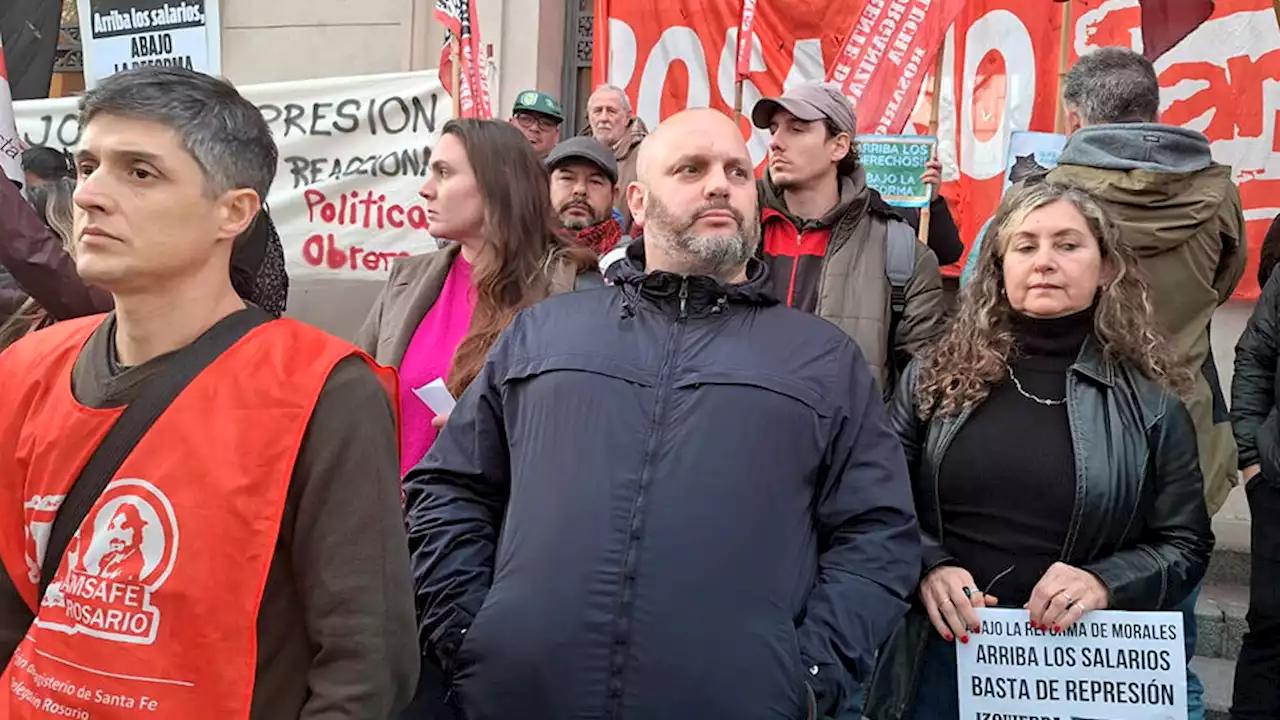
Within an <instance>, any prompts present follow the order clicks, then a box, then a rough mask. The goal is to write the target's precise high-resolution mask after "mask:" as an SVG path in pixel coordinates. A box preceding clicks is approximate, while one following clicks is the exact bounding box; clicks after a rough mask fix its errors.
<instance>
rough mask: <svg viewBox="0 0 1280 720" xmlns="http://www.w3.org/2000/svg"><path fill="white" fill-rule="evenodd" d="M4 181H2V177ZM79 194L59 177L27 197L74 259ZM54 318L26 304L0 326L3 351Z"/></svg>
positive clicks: (34, 304)
mask: <svg viewBox="0 0 1280 720" xmlns="http://www.w3.org/2000/svg"><path fill="white" fill-rule="evenodd" d="M0 181H2V178H0ZM75 191H76V181H75V179H74V178H65V177H60V178H56V179H53V180H49V181H47V182H42V183H39V184H33V185H31V187H30V189H28V190H27V195H28V196H29V198H30V200H31V206H32V207H33V208H34V209H35V214H36V215H37V216H38V217H39V218H40V221H41V222H43V223H44V224H45V226H46V227H48V228H49V230H50V231H51V232H52V233H53V234H54V235H56V236H57V238H58V240H59V241H60V243H61V246H62V249H63V250H64V251H65V252H66V253H67V254H68V255H70V256H71V258H72V259H74V258H75V254H76V253H75V247H76V239H75V221H74V219H73V215H72V201H71V197H72V195H73V194H75ZM54 321H55V318H54V317H53V316H52V315H50V314H49V312H48V311H47V310H45V309H44V308H43V307H41V306H40V303H38V302H36V300H35V298H27V300H26V301H25V302H23V303H22V305H21V306H20V307H19V308H18V309H17V310H16V311H15V312H14V313H13V314H12V315H10V316H9V317H8V318H7V319H6V320H5V321H4V324H3V325H0V350H2V349H4V348H7V347H9V346H10V345H12V344H13V343H15V342H17V341H18V339H19V338H21V337H22V336H24V335H26V334H27V333H29V332H32V331H35V330H39V329H40V328H43V327H47V326H49V325H52V324H53V323H54Z"/></svg>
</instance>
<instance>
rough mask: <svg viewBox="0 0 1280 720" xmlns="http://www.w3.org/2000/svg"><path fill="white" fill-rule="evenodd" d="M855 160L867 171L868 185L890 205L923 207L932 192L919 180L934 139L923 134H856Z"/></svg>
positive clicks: (931, 150) (934, 142) (931, 152)
mask: <svg viewBox="0 0 1280 720" xmlns="http://www.w3.org/2000/svg"><path fill="white" fill-rule="evenodd" d="M857 142H858V157H859V158H860V160H861V161H862V166H863V167H864V168H866V171H867V185H869V186H871V187H872V188H874V189H875V190H876V191H877V192H879V193H880V196H881V197H883V198H884V201H885V202H887V203H889V204H890V205H896V206H898V207H914V208H919V207H924V206H926V205H928V204H929V201H930V200H931V199H933V195H932V193H933V189H932V188H930V187H929V186H928V185H925V184H924V181H922V180H921V179H920V177H921V175H923V174H924V168H925V164H926V163H928V162H929V158H931V157H933V147H934V145H936V144H937V143H938V139H937V138H933V137H926V136H924V135H859V136H858V137H857Z"/></svg>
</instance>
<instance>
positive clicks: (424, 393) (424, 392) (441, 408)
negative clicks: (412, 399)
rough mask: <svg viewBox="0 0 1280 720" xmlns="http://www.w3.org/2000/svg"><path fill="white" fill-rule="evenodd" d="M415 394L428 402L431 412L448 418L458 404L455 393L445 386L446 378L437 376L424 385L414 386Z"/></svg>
mask: <svg viewBox="0 0 1280 720" xmlns="http://www.w3.org/2000/svg"><path fill="white" fill-rule="evenodd" d="M413 394H414V395H417V396H418V399H419V400H421V401H422V402H424V403H426V404H427V407H429V408H431V412H433V413H435V414H436V415H443V416H445V417H446V418H448V416H449V413H450V412H453V406H454V405H456V404H457V402H456V401H455V400H454V399H453V395H451V394H450V393H449V388H447V387H445V386H444V378H436V379H435V380H432V381H431V382H429V383H427V384H426V385H423V386H422V387H419V388H414V389H413Z"/></svg>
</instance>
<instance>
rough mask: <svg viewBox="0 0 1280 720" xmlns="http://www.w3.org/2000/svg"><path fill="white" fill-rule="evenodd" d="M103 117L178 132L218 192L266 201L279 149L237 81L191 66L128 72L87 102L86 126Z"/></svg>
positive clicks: (82, 114) (83, 120) (208, 185)
mask: <svg viewBox="0 0 1280 720" xmlns="http://www.w3.org/2000/svg"><path fill="white" fill-rule="evenodd" d="M99 114H106V115H118V116H120V117H127V118H133V119H136V120H147V121H151V122H156V123H160V124H162V125H166V126H168V127H170V128H172V129H173V130H174V132H176V133H177V134H178V136H179V137H180V138H181V140H182V144H183V147H185V148H186V150H187V152H188V153H190V154H191V157H193V158H195V161H196V163H197V164H199V165H200V168H201V169H202V170H203V171H204V179H205V185H206V188H207V189H208V190H209V191H210V192H211V193H212V194H215V195H217V194H221V193H224V192H226V191H228V190H239V189H243V188H248V189H250V190H253V191H255V192H257V193H258V198H259V199H260V200H262V201H264V202H265V201H266V199H267V191H268V190H270V189H271V181H272V180H273V179H274V178H275V174H276V162H277V159H278V156H279V151H278V150H277V149H276V143H275V141H274V140H273V139H272V138H271V128H269V127H268V126H267V122H266V120H264V119H263V117H262V113H261V112H260V111H259V110H258V108H257V107H256V106H255V105H254V104H253V103H251V102H249V101H248V100H246V99H245V98H244V96H242V95H241V94H240V93H239V91H237V90H236V89H235V87H233V86H232V85H231V83H229V82H227V81H225V80H222V79H219V78H216V77H212V76H210V75H205V74H204V73H198V72H195V71H193V70H187V69H185V68H176V67H142V68H137V69H134V70H125V71H123V72H119V73H116V74H114V75H111V76H109V77H107V78H106V79H104V80H103V81H102V82H101V83H100V84H99V85H98V86H97V87H95V88H93V89H92V90H89V91H88V92H86V93H85V94H84V97H83V98H81V100H80V125H81V127H86V126H88V125H89V123H90V122H91V121H92V120H93V118H94V117H96V116H97V115H99Z"/></svg>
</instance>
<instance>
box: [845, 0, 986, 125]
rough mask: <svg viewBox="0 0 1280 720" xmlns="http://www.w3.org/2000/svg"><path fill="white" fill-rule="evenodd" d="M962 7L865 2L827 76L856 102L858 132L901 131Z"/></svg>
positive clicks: (946, 0) (918, 0) (947, 1)
mask: <svg viewBox="0 0 1280 720" xmlns="http://www.w3.org/2000/svg"><path fill="white" fill-rule="evenodd" d="M904 6H905V7H904ZM963 8H964V0H932V1H931V0H895V1H894V2H886V1H885V0H867V2H866V4H864V5H863V7H862V12H861V13H860V14H859V16H858V18H857V19H856V20H854V21H853V27H851V28H849V35H848V37H847V38H846V40H845V43H844V47H843V49H842V50H841V51H840V54H839V55H838V56H836V59H835V63H834V64H833V65H832V66H831V71H830V72H829V73H828V74H827V82H834V83H838V84H839V85H840V87H841V89H843V91H844V94H845V95H847V96H848V97H849V99H850V100H851V101H853V106H854V110H855V111H856V112H857V115H858V132H859V133H875V134H880V135H895V134H897V133H900V132H902V128H903V127H904V126H905V125H906V124H907V120H909V119H910V117H911V111H912V110H913V109H914V107H915V102H916V98H917V97H918V96H919V95H920V84H921V83H922V82H923V81H924V76H925V73H926V72H928V70H929V69H930V68H931V67H932V63H933V59H934V55H935V54H936V53H937V52H939V51H940V50H941V48H942V43H943V41H944V40H945V39H946V35H947V28H949V27H951V23H953V22H955V19H956V16H957V15H959V14H960V10H961V9H963Z"/></svg>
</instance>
